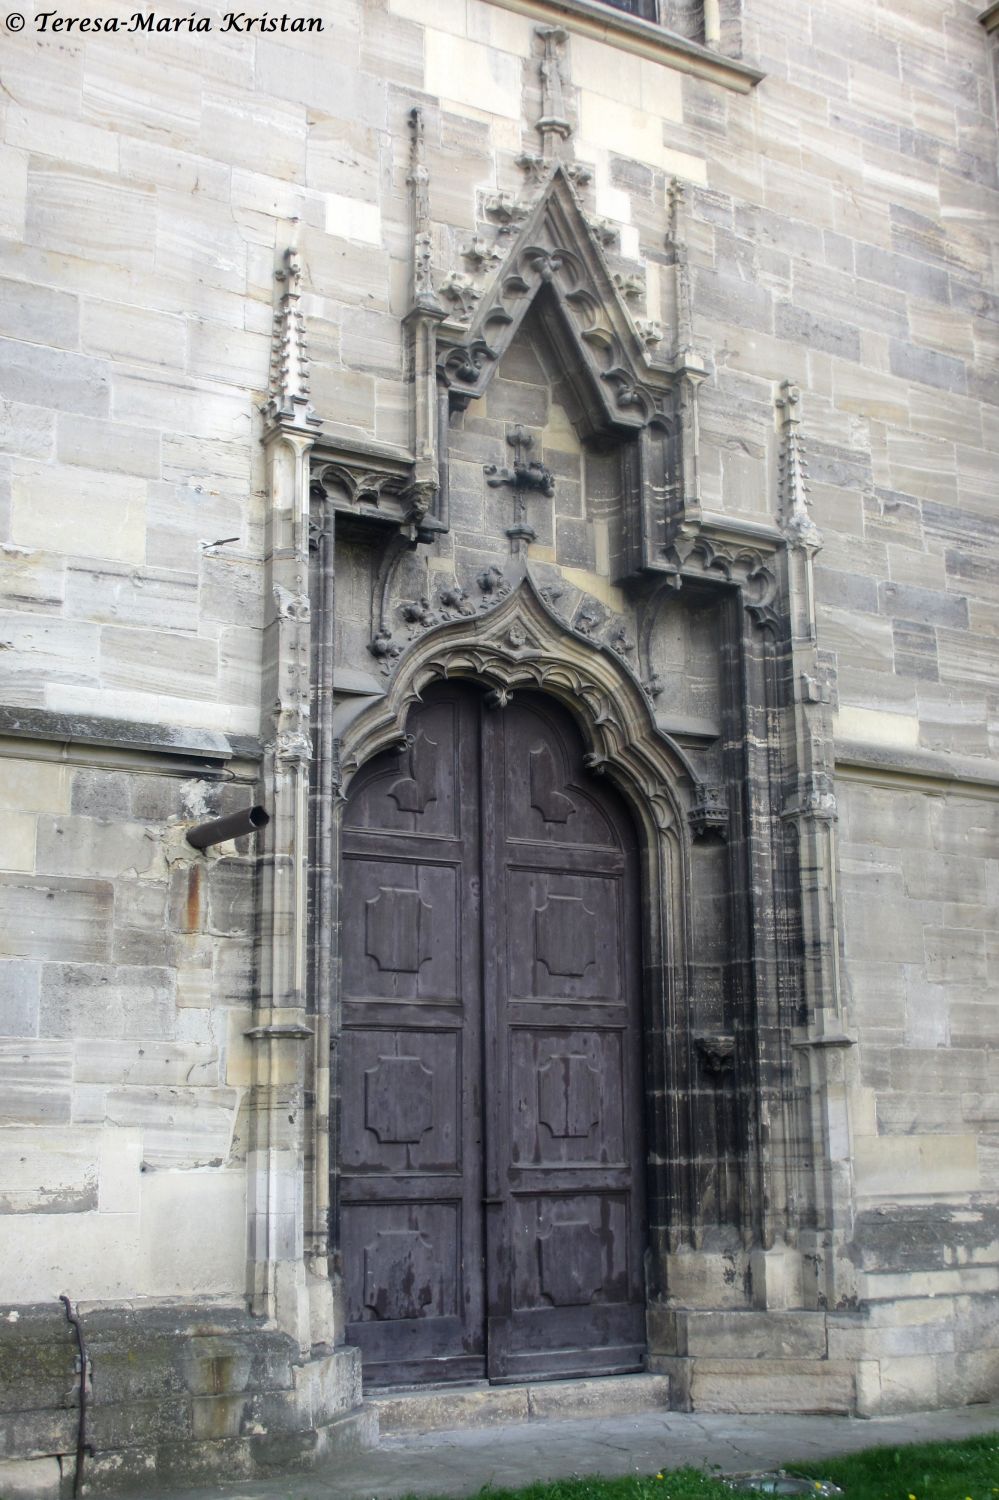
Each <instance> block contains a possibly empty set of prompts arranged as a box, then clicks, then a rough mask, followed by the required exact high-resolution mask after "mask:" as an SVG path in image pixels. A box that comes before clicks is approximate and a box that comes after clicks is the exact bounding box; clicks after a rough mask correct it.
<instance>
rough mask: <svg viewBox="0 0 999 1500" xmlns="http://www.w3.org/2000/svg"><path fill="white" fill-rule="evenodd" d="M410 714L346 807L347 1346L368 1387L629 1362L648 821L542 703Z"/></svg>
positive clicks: (640, 1165)
mask: <svg viewBox="0 0 999 1500" xmlns="http://www.w3.org/2000/svg"><path fill="white" fill-rule="evenodd" d="M407 729H408V735H407V740H406V743H405V744H404V745H403V746H402V747H400V748H399V749H398V750H393V751H390V752H386V753H384V754H383V755H381V756H379V757H378V758H377V759H375V760H374V761H372V762H371V763H370V764H369V765H368V766H367V767H365V768H364V769H363V770H362V771H361V772H360V773H359V774H358V776H357V778H356V780H355V784H354V787H353V789H352V791H351V795H350V799H349V803H348V806H347V808H346V809H345V831H344V839H343V853H344V865H343V886H344V900H343V909H342V910H343V932H342V940H343V1017H342V1020H343V1032H342V1038H343V1040H342V1047H343V1054H342V1068H341V1076H342V1113H341V1132H340V1136H341V1139H340V1171H341V1180H340V1206H341V1207H340V1227H341V1234H340V1243H341V1250H342V1263H343V1267H344V1277H345V1285H346V1298H347V1319H348V1329H347V1339H348V1342H349V1343H352V1344H357V1345H359V1346H360V1348H361V1350H362V1356H363V1369H364V1374H365V1379H366V1380H367V1381H368V1383H369V1384H376V1385H379V1384H381V1385H384V1384H392V1383H398V1382H407V1383H409V1382H421V1381H438V1380H449V1379H463V1380H467V1379H475V1378H481V1377H483V1376H487V1377H488V1378H489V1379H491V1380H497V1381H502V1380H519V1379H528V1378H538V1377H556V1376H566V1375H572V1374H611V1373H617V1372H620V1371H625V1370H634V1369H638V1368H640V1367H641V1365H642V1362H643V1359H644V1354H645V1301H644V1284H643V1253H644V1248H645V1225H644V1161H643V1146H642V1142H643V1134H644V1132H643V1114H644V1111H643V1105H642V1100H643V1091H642V1081H641V1047H640V1031H641V1026H640V1010H641V1007H640V997H639V972H640V965H639V931H638V925H639V924H638V904H637V890H636V886H637V880H636V849H635V836H634V830H633V826H632V824H631V821H630V819H629V817H628V815H627V812H626V810H625V808H624V806H623V804H622V803H621V802H620V800H619V798H618V797H617V795H616V793H615V792H614V791H613V789H612V788H611V787H609V786H607V785H606V784H605V783H604V782H603V781H602V780H600V779H599V778H597V777H595V776H593V775H591V774H590V773H589V772H588V771H587V770H586V769H585V767H584V764H583V747H582V743H581V740H580V737H579V734H578V731H577V730H576V728H575V726H574V725H573V723H572V721H571V719H570V718H569V716H568V715H567V714H566V713H565V712H564V711H563V710H562V709H561V708H560V707H559V706H558V705H557V704H554V703H552V702H551V701H549V700H548V699H546V698H543V697H530V696H528V695H516V696H515V697H514V699H513V701H512V702H511V703H510V704H509V705H508V706H507V707H505V708H489V707H487V706H486V700H485V699H484V697H483V695H482V693H480V692H479V691H477V690H476V689H475V688H474V687H470V686H464V685H459V684H453V685H446V686H444V687H442V688H441V689H439V690H436V691H435V692H434V693H433V694H432V695H429V696H428V697H427V698H426V699H425V700H424V701H423V702H422V703H421V704H419V705H417V706H416V707H415V708H414V709H413V711H412V712H411V714H410V718H409V721H408V725H407Z"/></svg>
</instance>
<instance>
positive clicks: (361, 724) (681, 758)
mask: <svg viewBox="0 0 999 1500" xmlns="http://www.w3.org/2000/svg"><path fill="white" fill-rule="evenodd" d="M477 586H478V588H479V589H480V591H482V594H483V601H482V602H483V604H484V605H485V606H486V607H485V608H484V609H481V608H480V609H478V610H476V611H475V612H474V613H473V614H468V615H465V614H461V613H455V614H453V615H452V617H451V618H450V619H448V620H443V619H440V618H438V619H437V620H436V622H435V623H434V624H432V625H427V626H425V627H422V628H421V627H420V626H419V622H414V625H415V626H416V628H415V632H414V634H413V638H412V640H410V641H409V642H408V643H407V644H406V645H405V648H404V649H403V650H402V651H401V653H400V655H399V657H398V659H397V661H396V663H395V666H394V670H393V673H392V677H391V679H390V682H389V685H388V689H387V692H386V695H385V697H384V698H382V699H380V700H378V702H377V703H375V704H372V705H371V706H370V707H367V708H365V707H364V705H363V702H362V703H360V704H359V705H358V710H357V713H358V715H359V717H357V720H356V723H353V724H351V723H348V722H345V723H344V725H343V729H342V733H343V746H342V750H341V765H342V773H343V777H344V784H345V785H346V783H347V782H348V781H349V779H350V777H351V775H352V773H353V770H354V769H355V768H356V767H357V766H358V765H359V764H360V763H361V762H362V761H363V760H366V759H367V758H368V756H369V754H373V753H375V751H377V750H378V749H382V748H385V747H386V746H388V745H390V744H391V743H392V742H393V740H397V739H398V736H399V734H400V733H401V731H402V726H403V725H404V722H405V717H406V712H407V710H408V707H409V705H410V703H412V702H413V701H414V700H415V698H416V697H417V696H418V695H419V694H420V693H421V691H422V690H423V689H424V688H425V687H426V686H427V685H428V684H429V683H431V682H432V681H434V680H435V679H438V678H442V677H456V676H457V677H472V678H474V679H476V680H477V681H479V682H481V683H482V684H483V685H484V687H485V688H486V689H487V690H488V691H491V692H492V693H494V694H496V695H497V699H496V701H497V702H498V703H501V702H503V701H508V699H509V697H510V696H511V695H512V693H513V692H514V691H515V690H516V689H517V688H518V687H520V686H523V687H524V688H526V689H533V690H538V689H540V690H541V691H544V692H548V693H551V694H552V695H553V696H554V697H556V698H560V699H562V700H563V701H565V702H566V703H567V704H568V705H569V706H570V707H571V709H572V710H573V712H574V713H575V714H576V715H577V716H578V715H582V719H583V726H584V733H586V735H587V736H588V738H589V740H590V745H589V747H588V754H589V761H588V763H589V764H590V765H591V767H592V768H593V769H598V770H606V771H608V772H610V773H612V774H613V775H614V776H615V777H616V778H617V779H619V780H620V781H621V782H622V783H624V784H626V785H628V786H632V787H635V788H640V790H641V797H642V803H643V807H644V808H647V809H649V810H650V811H651V813H652V816H653V818H654V820H655V824H656V826H657V827H658V828H659V829H661V830H663V831H665V830H667V829H677V830H679V827H680V814H681V809H683V810H685V811H687V812H689V811H690V809H691V808H692V807H693V805H694V797H695V788H696V786H697V785H698V777H697V775H696V773H695V772H694V770H693V767H692V766H691V764H690V762H689V760H688V758H687V756H686V755H685V753H684V752H683V751H682V750H681V749H680V748H679V746H677V745H676V744H675V743H674V742H673V741H672V740H671V739H670V738H669V737H668V736H666V735H664V734H663V733H662V732H661V731H660V730H658V729H657V727H656V724H655V720H654V718H653V716H652V712H651V708H650V705H649V700H648V698H647V697H646V694H645V692H644V690H643V688H642V686H641V684H640V683H639V681H638V679H637V677H636V676H635V674H634V672H633V671H632V669H631V667H630V666H629V665H628V663H627V658H626V657H623V656H621V655H620V654H619V653H618V652H617V651H615V650H613V649H611V648H610V646H609V645H607V644H606V643H604V642H603V641H598V640H596V639H592V638H588V637H587V636H586V635H585V634H584V633H583V632H581V631H579V630H578V629H574V628H573V627H571V626H569V625H567V624H566V623H565V622H563V621H561V620H559V618H558V617H557V616H556V615H554V614H553V613H552V611H551V609H550V608H549V606H548V604H547V603H546V602H545V601H544V600H542V598H541V597H540V596H539V594H538V592H537V590H536V587H535V585H534V583H533V581H532V579H531V578H530V575H529V574H527V573H526V572H523V571H522V572H521V573H520V575H519V577H515V578H514V579H513V580H511V579H508V578H507V577H505V576H504V573H503V571H502V570H501V569H499V568H498V567H496V566H495V565H490V566H489V567H488V568H485V569H483V570H482V572H481V573H480V574H479V576H478V580H477ZM417 605H418V607H419V608H420V609H421V610H422V609H423V603H422V601H417ZM368 701H370V700H368ZM551 780H552V778H548V780H547V781H546V778H545V768H544V767H543V766H540V765H539V766H537V767H536V768H535V767H533V766H532V774H531V787H530V795H531V798H532V800H533V801H534V802H535V805H537V806H539V808H540V810H541V811H542V816H543V817H545V818H550V819H554V820H556V821H557V820H558V819H559V818H562V817H563V816H564V818H566V819H568V818H570V817H571V815H572V808H571V806H563V805H562V804H563V803H564V802H568V801H569V799H567V798H565V796H564V794H563V793H561V792H558V791H557V789H556V788H555V787H554V784H553V783H552V784H551V785H549V782H551ZM678 799H679V800H678ZM415 910H416V908H415V907H414V911H415Z"/></svg>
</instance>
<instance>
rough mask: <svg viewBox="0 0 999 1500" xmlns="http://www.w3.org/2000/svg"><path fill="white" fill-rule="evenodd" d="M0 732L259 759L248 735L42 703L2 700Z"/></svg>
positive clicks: (211, 757)
mask: <svg viewBox="0 0 999 1500" xmlns="http://www.w3.org/2000/svg"><path fill="white" fill-rule="evenodd" d="M0 735H4V736H5V735H10V736H11V737H13V738H15V739H25V740H40V741H47V742H49V743H55V744H58V745H61V746H63V747H64V748H68V747H69V746H77V747H80V746H84V745H93V746H100V747H101V748H106V749H114V750H131V751H136V752H144V753H146V754H149V755H166V756H171V757H174V756H176V757H181V756H183V757H186V758H187V759H196V760H199V761H200V760H204V761H209V762H211V761H221V762H225V761H229V760H232V759H234V758H237V757H238V758H242V759H249V760H259V759H260V756H261V754H262V750H261V745H260V741H259V740H257V739H255V738H254V737H253V736H252V735H227V734H222V733H220V732H219V731H218V730H215V729H197V728H193V727H189V726H187V725H182V724H153V723H149V722H148V721H147V720H142V721H141V722H140V721H138V720H133V719H105V718H103V717H102V716H101V715H99V714H66V713H57V712H54V711H53V710H52V709H46V708H10V707H8V706H6V705H0ZM12 753H15V754H16V753H18V752H16V751H15V752H12Z"/></svg>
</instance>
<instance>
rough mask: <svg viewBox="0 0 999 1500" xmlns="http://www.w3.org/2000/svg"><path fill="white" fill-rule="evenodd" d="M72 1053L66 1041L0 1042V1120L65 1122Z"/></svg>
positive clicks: (31, 1123) (11, 1122) (69, 1091)
mask: <svg viewBox="0 0 999 1500" xmlns="http://www.w3.org/2000/svg"><path fill="white" fill-rule="evenodd" d="M72 1080H73V1053H72V1048H71V1046H70V1044H69V1043H68V1042H49V1041H39V1040H36V1039H34V1038H26V1039H24V1040H20V1041H0V1123H2V1124H4V1125H7V1124H10V1125H56V1124H63V1123H65V1122H68V1120H69V1118H70V1103H71V1096H72Z"/></svg>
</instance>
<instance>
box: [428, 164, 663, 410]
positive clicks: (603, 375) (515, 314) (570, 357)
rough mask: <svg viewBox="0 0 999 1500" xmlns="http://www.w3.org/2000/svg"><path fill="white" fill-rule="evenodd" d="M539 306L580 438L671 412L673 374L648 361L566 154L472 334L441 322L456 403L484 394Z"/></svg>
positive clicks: (445, 379)
mask: <svg viewBox="0 0 999 1500" xmlns="http://www.w3.org/2000/svg"><path fill="white" fill-rule="evenodd" d="M532 308H533V309H534V310H535V311H536V314H537V316H538V317H539V318H540V320H541V322H542V325H543V327H544V329H545V332H546V334H547V336H548V338H549V340H550V341H551V343H552V345H553V347H554V349H555V351H556V355H557V357H558V361H559V364H560V365H561V367H562V370H563V371H564V372H565V375H566V378H567V379H568V380H569V383H570V387H571V389H572V394H573V397H574V398H575V406H576V410H575V411H574V412H573V413H572V416H573V421H574V423H575V425H576V428H577V431H578V432H579V435H580V437H581V438H585V437H591V436H593V435H594V434H596V433H597V432H606V431H608V430H616V431H617V432H618V434H619V435H621V436H624V435H627V434H629V433H631V434H634V433H636V432H639V431H640V430H641V429H642V428H643V427H644V426H645V425H646V424H647V423H648V422H649V421H650V420H651V419H652V418H653V417H654V416H656V415H657V414H658V415H659V416H660V417H664V416H666V415H668V414H669V413H670V411H671V408H672V402H673V387H674V380H675V377H674V376H673V374H672V372H671V371H669V370H668V369H667V368H666V367H665V366H664V365H660V366H656V365H654V364H653V363H652V362H651V361H650V359H649V357H648V354H647V352H646V346H645V343H644V342H643V340H642V338H641V336H640V335H639V332H638V330H637V328H636V326H635V323H634V320H633V318H632V316H631V313H630V312H629V310H628V307H627V305H626V303H625V299H624V297H623V295H622V293H621V292H620V291H619V289H618V287H617V285H616V284H615V281H614V277H613V276H612V274H611V271H610V269H609V267H608V265H607V260H606V257H605V255H604V252H603V248H602V246H601V243H600V239H599V237H598V235H597V234H596V232H595V231H594V230H593V229H592V228H591V226H590V224H589V223H588V221H587V218H586V215H585V214H584V213H583V210H582V208H581V207H580V205H579V202H578V200H577V198H576V194H575V191H574V189H573V186H572V183H571V182H570V180H569V178H568V176H567V174H566V171H565V168H564V167H563V166H562V165H561V163H556V164H555V166H554V168H553V170H552V172H551V175H550V176H549V178H548V181H547V183H546V185H545V188H544V190H543V192H542V194H541V197H540V199H539V200H538V202H537V203H536V204H535V206H534V208H533V209H532V210H531V212H530V214H529V215H528V217H527V219H526V220H525V222H524V225H523V227H522V229H521V231H520V234H519V235H518V237H517V239H516V241H515V243H514V245H513V246H512V248H511V250H510V253H509V255H508V256H507V258H506V259H505V261H504V263H503V265H502V267H501V268H500V270H499V272H498V273H497V276H496V280H495V282H494V284H493V286H492V287H491V289H490V291H489V292H488V293H487V295H486V296H485V297H483V299H482V301H481V302H480V304H479V308H478V311H477V312H476V315H475V317H474V319H473V320H472V323H471V325H470V327H469V329H468V331H467V333H466V334H464V335H459V336H455V335H453V334H450V333H448V332H446V331H445V329H444V328H441V329H440V330H439V331H438V335H437V344H438V351H439V355H438V377H439V379H440V380H441V382H442V384H443V385H444V386H445V388H446V389H447V391H448V393H449V401H450V404H451V406H452V407H456V406H457V407H462V406H466V405H467V404H468V403H469V401H471V400H474V399H477V398H478V397H480V396H482V395H483V394H484V393H485V391H486V390H487V388H488V386H489V385H490V383H491V381H492V379H493V377H494V375H495V373H496V370H497V368H498V366H499V363H500V361H501V360H502V358H503V355H504V354H505V353H506V351H507V350H508V349H509V347H510V345H511V343H512V342H513V340H514V339H515V338H516V336H517V334H518V332H519V331H520V328H521V327H522V325H523V322H524V319H525V317H526V316H527V314H528V312H529V311H530V310H531V309H532Z"/></svg>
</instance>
